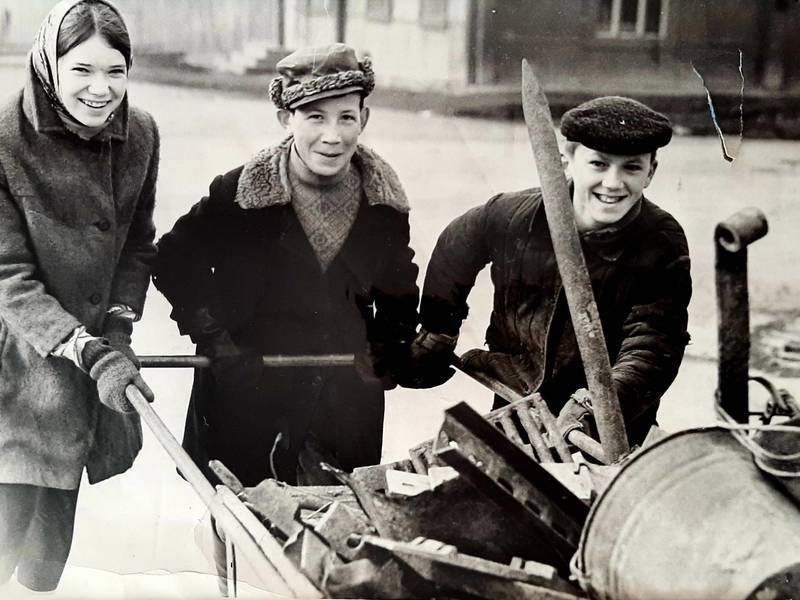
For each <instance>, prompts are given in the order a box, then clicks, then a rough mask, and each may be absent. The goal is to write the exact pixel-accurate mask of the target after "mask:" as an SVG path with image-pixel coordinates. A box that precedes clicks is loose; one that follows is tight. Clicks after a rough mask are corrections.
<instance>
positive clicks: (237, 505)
mask: <svg viewBox="0 0 800 600" xmlns="http://www.w3.org/2000/svg"><path fill="white" fill-rule="evenodd" d="M217 493H218V494H219V495H220V496H221V497H222V502H223V504H224V505H225V506H226V507H227V508H228V509H229V510H230V511H231V512H232V513H233V515H234V516H235V517H236V518H237V519H238V520H239V522H240V523H241V524H242V525H244V527H245V529H247V531H248V532H249V533H250V535H251V536H252V537H253V540H254V541H255V543H256V544H257V545H258V547H259V548H260V550H261V551H262V552H263V554H264V556H266V557H267V558H268V559H269V561H270V562H271V563H272V564H273V565H275V569H276V570H277V571H278V572H279V573H280V574H281V576H282V577H283V578H284V579H285V580H286V583H287V584H288V585H289V587H290V588H292V591H293V592H294V594H295V597H297V598H322V594H321V593H320V591H319V590H318V589H317V588H316V587H315V586H314V585H313V584H312V583H311V582H310V581H309V580H308V578H306V576H305V575H303V574H302V573H301V572H300V571H298V570H297V568H296V567H295V566H294V563H292V561H291V560H290V559H289V557H288V556H286V554H285V553H284V552H283V548H282V547H281V545H280V544H279V543H278V542H277V541H276V540H275V538H274V537H272V535H271V534H270V533H269V531H267V528H266V527H264V524H263V523H262V522H261V521H259V520H258V518H256V516H255V515H254V514H253V513H252V512H251V511H250V509H249V508H247V507H246V506H245V505H244V504H242V501H241V500H239V498H237V497H236V494H234V493H233V492H232V491H231V490H230V489H229V488H227V487H225V486H224V485H220V486H218V487H217Z"/></svg>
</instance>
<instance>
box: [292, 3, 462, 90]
mask: <svg viewBox="0 0 800 600" xmlns="http://www.w3.org/2000/svg"><path fill="white" fill-rule="evenodd" d="M319 2H322V0H319ZM420 2H421V0H394V2H393V3H392V4H393V10H392V16H391V19H390V20H389V21H388V22H377V21H374V20H370V18H368V15H367V0H348V2H347V21H346V26H345V39H344V41H345V42H346V43H348V44H350V45H351V46H353V47H354V48H356V50H357V52H358V53H359V55H365V54H366V55H369V56H370V57H371V58H372V61H373V64H374V67H375V74H376V80H377V84H378V85H379V86H386V87H403V88H408V89H425V88H429V87H437V88H440V89H441V88H448V87H461V86H464V85H466V83H467V55H466V54H467V52H466V44H467V37H468V32H467V13H468V10H467V9H468V2H469V0H448V2H447V24H446V25H445V26H443V27H439V26H432V27H423V26H421V25H420V19H419V17H420ZM325 4H327V6H328V9H329V10H328V12H327V13H326V14H324V13H323V11H321V10H319V6H318V5H317V2H316V1H315V0H312V2H309V1H308V0H290V1H289V2H287V20H286V24H287V28H286V29H287V36H286V46H287V48H289V49H292V48H297V47H300V46H304V45H322V44H328V43H331V42H334V41H341V40H336V36H337V27H336V6H337V4H338V3H337V2H335V0H329V1H328V2H326V3H325Z"/></svg>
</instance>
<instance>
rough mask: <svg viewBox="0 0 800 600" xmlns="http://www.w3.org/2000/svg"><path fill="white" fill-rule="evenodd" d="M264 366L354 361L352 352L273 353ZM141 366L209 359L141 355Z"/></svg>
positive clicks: (202, 364)
mask: <svg viewBox="0 0 800 600" xmlns="http://www.w3.org/2000/svg"><path fill="white" fill-rule="evenodd" d="M263 360H264V366H265V367H349V366H352V365H353V364H354V363H355V355H353V354H298V355H290V354H285V355H284V354H274V355H269V356H264V357H263ZM139 362H141V364H142V366H143V367H148V368H164V369H181V368H187V367H188V368H192V369H207V368H208V367H210V366H211V359H210V358H208V357H207V356H195V355H194V354H174V355H168V356H164V355H141V356H139Z"/></svg>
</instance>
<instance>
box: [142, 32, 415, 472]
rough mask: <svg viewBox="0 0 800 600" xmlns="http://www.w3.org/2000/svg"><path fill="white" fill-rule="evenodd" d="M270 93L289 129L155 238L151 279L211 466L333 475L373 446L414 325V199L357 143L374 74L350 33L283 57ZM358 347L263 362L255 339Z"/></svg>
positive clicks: (190, 423) (189, 430)
mask: <svg viewBox="0 0 800 600" xmlns="http://www.w3.org/2000/svg"><path fill="white" fill-rule="evenodd" d="M277 72H278V77H276V78H275V79H274V80H273V82H272V84H271V85H270V89H269V95H270V98H271V100H272V101H273V103H274V104H275V106H276V108H277V117H278V120H279V121H280V123H281V125H282V126H283V127H284V128H285V129H286V131H287V133H288V134H289V136H288V137H287V138H286V139H285V140H284V141H283V142H281V143H280V144H278V145H276V146H273V147H270V148H265V149H264V150H261V151H260V152H258V153H257V154H256V155H255V156H254V157H253V158H252V159H251V160H250V161H248V162H247V163H246V164H244V165H242V166H239V167H237V168H235V169H233V170H232V171H230V172H228V173H227V174H225V175H221V176H218V177H217V178H216V179H214V181H213V182H212V183H211V188H210V192H209V195H208V196H207V197H205V198H203V199H202V200H201V201H200V202H199V203H198V204H196V205H195V206H194V207H193V208H192V209H191V210H190V211H189V212H188V213H187V214H186V215H184V216H183V217H181V218H180V219H179V220H178V221H177V222H176V223H175V226H174V227H173V229H172V231H170V232H169V233H167V234H166V235H164V236H163V237H162V238H161V240H160V241H159V243H158V248H159V253H158V260H157V264H156V265H155V269H154V282H155V285H156V287H157V288H158V289H159V290H161V292H162V293H163V294H164V295H165V296H166V297H167V299H168V300H169V301H170V302H171V304H172V306H173V309H174V310H173V312H172V317H173V318H174V319H175V320H176V321H177V323H178V327H179V329H180V331H181V333H182V334H188V335H190V336H191V338H192V340H193V341H194V342H195V343H196V344H197V352H198V353H199V354H203V355H207V356H210V357H211V368H210V369H208V370H205V371H198V372H197V375H196V376H195V380H194V386H193V389H192V395H191V399H190V404H189V411H188V415H187V420H186V430H185V434H184V441H183V443H184V447H185V448H186V449H187V450H188V452H189V454H190V455H191V456H192V457H193V458H194V460H195V461H196V462H197V464H198V466H199V467H200V468H201V469H202V470H203V471H204V472H205V473H206V474H207V475H209V476H210V472H209V469H208V461H209V460H211V459H217V460H220V461H222V462H223V463H224V464H225V465H226V466H227V467H228V468H229V469H230V470H231V471H232V472H233V473H234V474H235V475H236V476H237V477H238V478H239V479H240V480H241V481H242V482H243V483H244V484H245V485H247V486H252V485H256V484H257V483H259V482H260V481H261V480H263V479H265V478H268V477H274V478H276V479H278V480H282V481H285V482H289V483H297V482H299V483H302V484H306V485H315V484H317V485H318V484H325V483H335V481H333V480H332V479H331V476H330V474H328V473H326V472H323V471H322V470H321V469H320V468H319V462H320V460H325V461H326V462H328V463H331V464H333V465H336V466H338V467H340V468H342V469H345V470H347V471H350V470H352V469H353V468H355V467H358V466H363V465H371V464H377V463H379V462H380V458H381V443H382V432H383V415H384V389H389V388H390V387H393V385H394V381H393V376H394V375H396V374H397V372H398V369H400V368H401V366H402V364H403V362H404V361H403V357H404V356H405V354H406V351H407V348H408V343H409V341H410V340H411V339H413V337H414V333H415V329H416V325H417V301H418V288H417V286H416V277H417V272H418V269H417V266H416V265H415V264H414V262H413V256H414V252H413V251H412V250H411V248H410V247H409V222H408V212H409V205H408V200H407V199H406V194H405V192H404V191H403V187H402V186H401V184H400V181H399V179H398V177H397V175H396V174H395V172H394V171H393V170H392V168H391V167H390V166H389V165H388V164H387V163H386V162H385V161H384V160H383V159H381V158H380V157H379V156H378V155H377V154H376V153H375V152H373V151H372V150H371V149H369V148H367V147H365V146H363V145H361V144H359V143H358V139H359V136H360V134H361V132H362V131H363V130H364V127H365V126H366V124H367V120H368V118H369V109H368V108H367V107H365V106H364V98H365V97H366V96H367V95H369V93H370V92H371V91H372V89H373V87H374V75H373V72H372V69H371V66H370V62H369V60H368V59H365V60H363V61H359V60H358V59H357V57H356V54H355V52H354V50H353V49H352V48H350V47H348V46H346V45H344V44H333V45H331V46H326V47H321V48H308V49H304V50H299V51H297V52H295V53H293V54H291V55H289V56H287V57H286V58H284V59H282V60H281V61H279V62H278V64H277ZM341 354H353V355H356V357H357V360H356V364H355V365H350V366H347V365H345V366H335V367H331V366H324V364H323V365H322V366H307V367H281V368H269V369H265V368H264V367H263V364H262V361H261V357H262V356H263V355H286V356H292V355H316V356H322V357H324V356H326V355H341Z"/></svg>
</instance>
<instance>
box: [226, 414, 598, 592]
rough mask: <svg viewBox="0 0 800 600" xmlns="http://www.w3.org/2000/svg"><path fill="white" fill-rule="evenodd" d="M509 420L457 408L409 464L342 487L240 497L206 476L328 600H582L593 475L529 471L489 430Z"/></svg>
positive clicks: (364, 473) (534, 466)
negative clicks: (575, 562)
mask: <svg viewBox="0 0 800 600" xmlns="http://www.w3.org/2000/svg"><path fill="white" fill-rule="evenodd" d="M515 408H517V410H518V413H519V412H522V411H523V409H526V410H527V411H528V412H529V414H534V413H535V409H534V408H533V407H531V406H530V403H529V402H526V403H525V405H524V406H523V405H522V404H520V405H517V406H516V407H515ZM508 414H509V411H508V410H503V411H502V412H501V414H497V413H494V414H492V415H491V419H492V420H494V421H495V423H496V424H497V425H496V426H493V425H492V423H490V422H489V421H488V420H485V419H484V418H483V417H481V416H480V415H478V414H477V413H475V411H473V410H472V409H471V408H470V407H469V406H468V405H467V404H464V403H462V404H458V405H456V406H454V407H453V408H451V409H450V410H448V411H447V412H446V415H445V419H444V422H443V424H442V427H441V430H440V432H439V435H438V437H437V438H436V439H435V440H433V441H432V442H430V443H428V444H424V445H422V446H420V447H417V448H415V449H413V450H412V457H413V460H412V459H408V460H404V461H400V462H396V463H391V464H385V465H377V466H374V467H365V468H361V469H356V470H355V471H354V472H353V473H352V474H348V473H343V472H337V476H338V477H340V478H341V480H342V481H343V484H344V485H342V486H331V487H324V488H323V487H291V486H286V485H283V484H279V483H277V482H275V481H273V480H265V481H263V482H261V483H260V484H259V485H258V486H256V487H253V488H242V487H241V485H240V484H239V483H238V482H237V481H236V479H235V478H234V477H233V475H231V474H230V473H228V472H227V470H226V469H224V467H223V466H222V465H220V464H219V463H216V464H214V465H213V468H214V470H215V472H216V473H217V474H218V476H219V477H220V479H221V480H222V481H224V482H225V483H226V485H227V486H228V487H229V488H230V489H232V490H233V491H234V492H235V493H236V494H237V495H238V496H239V498H240V499H242V500H243V501H244V503H245V504H246V505H247V506H248V507H249V508H250V509H251V510H252V511H253V512H254V513H255V514H256V515H258V516H259V517H260V518H261V519H262V520H263V522H264V523H265V524H266V525H267V527H268V529H269V531H270V533H271V535H273V536H274V537H275V538H276V539H278V540H280V542H281V544H282V547H283V550H284V552H285V554H286V555H287V556H288V557H290V559H291V560H292V562H293V563H294V565H295V566H296V567H297V569H298V570H299V571H300V572H302V574H303V575H305V576H306V577H308V579H309V580H310V581H311V582H312V583H313V584H314V585H315V586H316V587H317V588H319V589H320V590H322V591H323V592H324V593H325V595H326V597H332V598H353V597H361V598H433V597H458V598H464V597H475V598H540V597H541V598H576V597H584V594H583V592H582V591H581V590H580V588H579V587H577V586H576V585H575V584H574V583H570V582H569V581H568V576H569V563H570V559H571V557H572V556H573V555H574V554H575V552H576V550H577V548H578V543H579V540H580V535H581V531H582V527H583V524H584V522H585V521H586V518H587V515H588V513H589V508H588V505H587V501H588V500H589V499H590V497H591V496H590V491H591V490H592V489H593V488H594V484H593V482H592V481H591V480H590V471H589V469H588V468H586V465H585V464H584V466H583V468H577V466H576V465H575V464H574V463H570V464H564V463H554V462H551V463H549V465H548V466H547V467H545V466H543V465H545V464H546V463H542V464H540V463H538V462H537V461H536V460H535V459H534V458H533V455H534V452H535V451H534V450H533V448H532V446H531V445H524V446H519V445H517V444H515V443H514V442H512V441H511V440H510V439H509V438H508V437H506V436H505V435H504V434H503V433H502V432H501V431H500V429H499V428H498V426H499V424H500V422H501V420H503V421H505V420H506V419H507V418H508ZM540 441H541V440H540ZM551 460H552V459H551ZM595 468H599V467H595ZM554 472H555V473H557V475H558V476H554V475H553V474H552V473H554ZM562 480H566V485H565V483H562ZM573 490H574V491H573Z"/></svg>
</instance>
